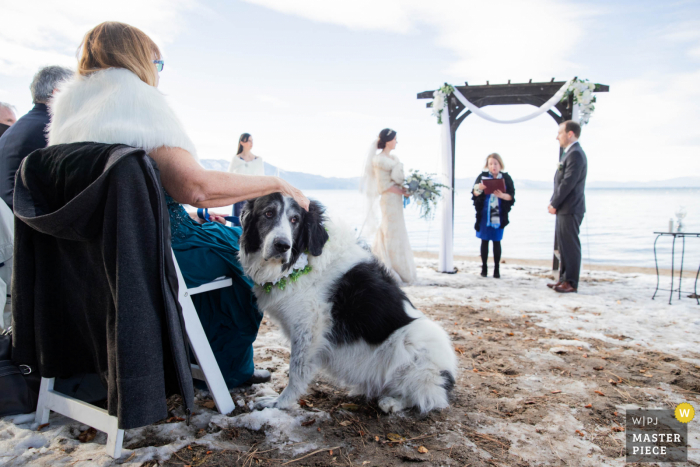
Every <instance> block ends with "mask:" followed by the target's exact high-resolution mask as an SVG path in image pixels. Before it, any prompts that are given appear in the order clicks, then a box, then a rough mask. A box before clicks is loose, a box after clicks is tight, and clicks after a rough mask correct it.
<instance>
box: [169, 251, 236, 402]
mask: <svg viewBox="0 0 700 467" xmlns="http://www.w3.org/2000/svg"><path fill="white" fill-rule="evenodd" d="M173 261H174V262H175V264H176V265H177V258H175V252H173ZM176 269H177V280H178V289H179V291H178V301H179V302H180V306H181V307H182V318H183V320H184V321H185V329H186V331H187V337H189V340H190V344H191V345H192V351H193V352H194V356H195V359H196V360H197V364H198V365H199V368H200V369H201V372H202V373H203V374H204V378H205V381H206V383H207V387H208V388H209V392H211V395H212V397H213V399H214V402H215V403H216V408H217V409H218V410H219V413H222V414H227V413H231V412H233V410H234V409H235V408H236V405H235V404H234V403H233V399H231V394H230V393H229V391H228V387H227V386H226V382H225V381H224V377H223V375H222V374H221V370H220V369H219V364H218V363H216V358H215V357H214V352H212V350H211V346H210V345H209V340H208V339H207V335H206V334H205V333H204V328H203V327H202V323H201V321H199V315H197V310H196V309H195V308H194V303H192V297H190V294H189V292H188V290H187V284H185V279H184V278H183V277H182V273H181V272H180V267H179V266H177V267H176Z"/></svg>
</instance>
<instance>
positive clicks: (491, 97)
mask: <svg viewBox="0 0 700 467" xmlns="http://www.w3.org/2000/svg"><path fill="white" fill-rule="evenodd" d="M565 83H566V81H554V78H552V80H551V81H550V82H548V83H533V82H532V80H530V82H529V83H521V84H511V83H510V81H508V84H497V85H491V84H489V83H488V81H487V82H486V85H484V86H469V83H466V82H465V83H464V86H455V88H456V89H457V90H459V92H460V93H462V95H463V96H464V97H465V98H466V99H467V100H468V101H469V102H471V103H472V104H474V105H475V106H477V107H479V108H482V107H486V106H487V105H517V104H529V105H534V106H535V107H540V106H542V104H544V103H545V102H547V101H548V100H549V99H551V98H552V96H554V95H555V94H556V93H557V91H559V89H561V87H562V86H564V84H565ZM609 91H610V87H609V86H607V85H604V84H596V88H595V90H594V91H593V92H609ZM434 92H435V91H424V92H421V93H418V99H432V98H433V93H434ZM431 104H432V103H428V104H427V107H430V106H431ZM447 109H448V115H447V118H445V117H446V116H445V115H443V125H445V124H449V125H450V140H451V143H452V144H451V148H452V167H451V168H449V167H448V168H449V169H451V170H449V171H447V173H449V174H450V176H449V179H448V183H449V185H450V187H451V188H453V190H452V194H451V197H452V199H451V203H450V206H451V209H450V211H451V212H449V213H444V215H450V216H451V217H452V222H451V223H450V225H451V228H452V232H444V231H443V232H442V236H443V239H444V241H443V244H442V245H441V251H440V255H441V258H442V257H443V256H446V258H445V261H441V267H440V272H444V273H447V274H453V273H454V272H455V269H454V265H453V258H452V256H453V251H454V250H453V245H454V201H455V194H454V186H455V147H456V142H457V129H458V128H459V126H460V125H461V124H462V122H463V121H464V119H466V118H467V117H468V116H469V115H470V114H471V113H472V112H471V111H470V110H468V109H466V108H465V107H464V105H463V104H462V103H461V102H460V101H459V100H458V99H457V98H456V97H455V96H454V95H452V96H449V98H448V101H447ZM573 109H574V103H573V96H569V99H568V100H567V101H565V102H559V103H557V104H556V105H555V106H554V107H553V108H552V109H550V110H549V111H547V113H548V114H549V115H550V116H551V117H552V118H553V119H554V121H555V122H557V125H559V124H560V123H562V122H565V121H567V120H571V118H572V116H573ZM562 154H563V149H561V148H560V149H559V159H561V156H562ZM444 225H445V224H444V223H443V229H444V228H445V227H444ZM552 269H553V270H558V269H559V258H558V246H557V244H556V237H555V239H554V253H553V256H552Z"/></svg>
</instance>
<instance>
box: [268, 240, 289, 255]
mask: <svg viewBox="0 0 700 467" xmlns="http://www.w3.org/2000/svg"><path fill="white" fill-rule="evenodd" d="M272 245H273V246H274V247H275V250H276V251H277V252H278V253H285V252H286V251H287V250H289V249H290V248H291V247H292V245H290V244H289V241H287V239H286V238H276V239H275V241H274V242H273V243H272Z"/></svg>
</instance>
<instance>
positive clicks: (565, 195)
mask: <svg viewBox="0 0 700 467" xmlns="http://www.w3.org/2000/svg"><path fill="white" fill-rule="evenodd" d="M587 172H588V160H587V159H586V153H585V152H583V149H581V145H580V144H579V143H578V142H576V143H574V144H572V145H571V147H570V148H569V150H568V151H566V153H564V154H563V155H562V157H561V161H560V162H559V169H558V170H557V173H556V174H555V175H554V194H553V195H552V199H551V200H550V202H549V203H550V204H551V205H552V207H553V208H554V209H556V210H557V224H556V238H557V245H558V247H559V256H560V260H561V261H560V262H559V280H560V281H562V282H563V281H567V282H569V284H571V286H572V287H573V288H575V289H576V288H578V279H579V274H580V273H581V241H580V240H579V228H580V227H581V222H582V221H583V215H584V213H585V212H586V196H585V194H584V190H585V189H586V174H587Z"/></svg>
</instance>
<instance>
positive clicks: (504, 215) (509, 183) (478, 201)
mask: <svg viewBox="0 0 700 467" xmlns="http://www.w3.org/2000/svg"><path fill="white" fill-rule="evenodd" d="M501 173H502V174H503V181H505V183H506V193H507V194H509V195H510V196H512V197H513V199H512V200H510V201H505V200H500V201H501V206H500V212H499V214H500V216H499V217H500V220H501V228H502V229H504V228H505V227H506V226H507V225H508V223H509V222H510V221H509V220H508V213H509V212H510V208H512V207H513V205H514V204H515V185H513V179H512V178H510V175H508V174H507V173H506V172H501ZM487 176H489V172H488V171H487V170H485V171H483V172H481V173H480V174H479V176H478V177H476V181H475V182H474V185H478V184H479V183H481V179H482V178H484V177H487ZM471 191H472V201H474V209H476V224H474V229H475V230H476V231H477V232H478V231H479V230H481V216H482V215H483V213H484V203H485V202H486V195H485V194H484V193H481V194H480V195H479V196H475V195H474V186H472V190H471Z"/></svg>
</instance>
